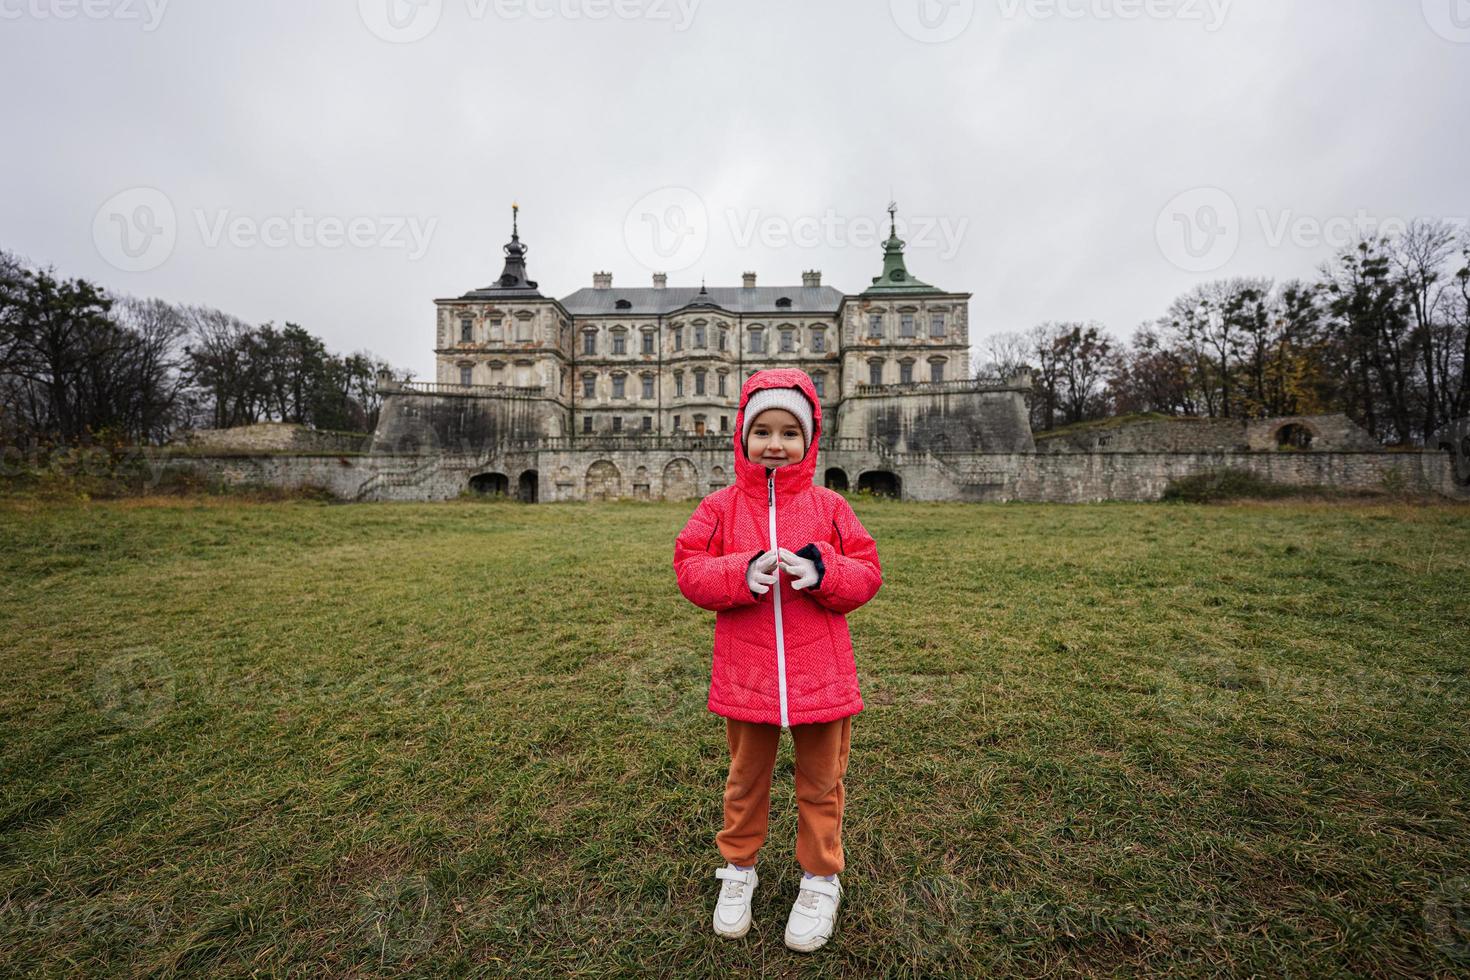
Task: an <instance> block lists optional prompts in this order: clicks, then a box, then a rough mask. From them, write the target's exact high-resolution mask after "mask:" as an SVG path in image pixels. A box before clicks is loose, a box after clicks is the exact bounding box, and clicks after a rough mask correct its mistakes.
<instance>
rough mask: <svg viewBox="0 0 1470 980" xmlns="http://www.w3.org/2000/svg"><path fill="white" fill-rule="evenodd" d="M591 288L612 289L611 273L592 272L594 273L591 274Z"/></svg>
mask: <svg viewBox="0 0 1470 980" xmlns="http://www.w3.org/2000/svg"><path fill="white" fill-rule="evenodd" d="M592 288H593V289H611V288H612V273H611V272H594V273H592Z"/></svg>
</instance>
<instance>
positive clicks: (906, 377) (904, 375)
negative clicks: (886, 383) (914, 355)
mask: <svg viewBox="0 0 1470 980" xmlns="http://www.w3.org/2000/svg"><path fill="white" fill-rule="evenodd" d="M913 382H914V362H913V361H899V362H898V383H899V384H903V385H907V384H913Z"/></svg>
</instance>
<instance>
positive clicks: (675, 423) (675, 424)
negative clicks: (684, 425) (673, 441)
mask: <svg viewBox="0 0 1470 980" xmlns="http://www.w3.org/2000/svg"><path fill="white" fill-rule="evenodd" d="M674 431H675V432H678V431H679V416H677V415H675V416H674Z"/></svg>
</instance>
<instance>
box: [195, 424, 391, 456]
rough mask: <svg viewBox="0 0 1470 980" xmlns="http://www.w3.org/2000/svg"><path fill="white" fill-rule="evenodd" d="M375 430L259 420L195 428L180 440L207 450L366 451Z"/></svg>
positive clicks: (223, 451)
mask: <svg viewBox="0 0 1470 980" xmlns="http://www.w3.org/2000/svg"><path fill="white" fill-rule="evenodd" d="M372 441H373V437H372V434H371V433H366V432H336V431H330V430H324V429H313V428H310V427H309V426H305V425H301V424H300V423H297V422H258V423H256V424H254V425H237V426H233V427H231V428H228V429H192V430H189V431H186V432H184V433H183V434H182V435H181V437H180V438H179V440H177V443H178V444H181V445H185V446H189V447H190V448H193V449H198V450H202V451H204V452H221V453H251V452H297V453H353V452H366V451H367V450H368V447H369V446H370V445H371V444H372Z"/></svg>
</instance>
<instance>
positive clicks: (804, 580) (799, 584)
mask: <svg viewBox="0 0 1470 980" xmlns="http://www.w3.org/2000/svg"><path fill="white" fill-rule="evenodd" d="M781 571H783V572H785V573H786V574H787V575H790V576H791V580H792V581H791V587H792V588H793V589H806V588H810V587H811V586H813V585H816V584H817V563H816V562H814V561H812V560H811V559H810V558H803V557H801V556H800V555H798V554H796V553H795V552H792V551H787V550H786V549H785V548H782V549H781Z"/></svg>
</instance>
